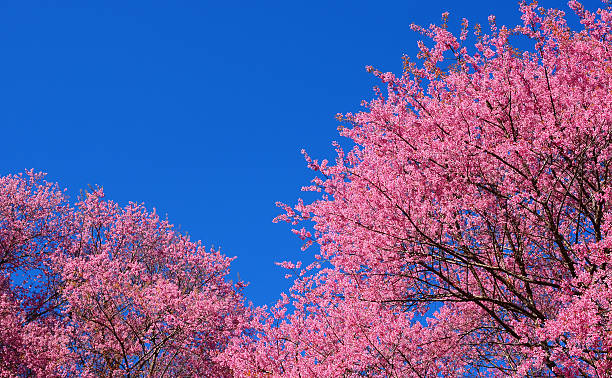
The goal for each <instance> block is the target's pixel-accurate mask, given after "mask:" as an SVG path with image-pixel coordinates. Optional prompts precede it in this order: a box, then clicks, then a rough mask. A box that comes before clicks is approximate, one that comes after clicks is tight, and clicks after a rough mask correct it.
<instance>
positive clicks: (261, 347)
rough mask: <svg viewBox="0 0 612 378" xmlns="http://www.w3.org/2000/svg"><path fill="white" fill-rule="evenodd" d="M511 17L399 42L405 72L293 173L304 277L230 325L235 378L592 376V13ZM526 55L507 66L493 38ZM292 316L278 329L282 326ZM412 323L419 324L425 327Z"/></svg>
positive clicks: (609, 294)
mask: <svg viewBox="0 0 612 378" xmlns="http://www.w3.org/2000/svg"><path fill="white" fill-rule="evenodd" d="M569 6H570V7H571V8H572V9H573V11H574V12H575V13H576V14H577V15H578V17H579V19H580V22H581V24H582V26H583V28H582V30H579V31H573V30H571V29H570V28H569V27H568V24H567V22H566V19H565V14H564V12H562V11H559V10H554V9H551V10H546V9H541V8H538V7H537V5H536V4H531V5H527V4H522V5H521V6H520V10H521V12H522V20H523V23H522V25H519V26H516V27H513V28H508V27H498V26H497V25H496V24H495V19H494V17H491V18H490V34H488V35H481V33H480V28H477V31H476V39H477V42H476V43H475V50H474V51H473V52H470V51H469V50H468V49H467V48H466V47H465V46H464V44H465V43H466V42H465V41H466V39H467V36H468V25H467V21H466V20H464V30H463V31H462V32H461V34H460V35H459V36H458V37H456V36H454V35H453V34H452V33H450V32H449V31H448V30H447V29H446V27H445V26H444V25H443V26H433V25H432V26H430V27H429V28H428V29H424V28H420V27H416V26H415V27H414V29H415V30H417V31H419V32H421V33H422V34H424V35H425V36H427V37H429V38H431V39H432V40H433V47H427V46H426V45H425V44H424V43H422V42H419V47H420V51H421V52H420V54H419V57H420V58H422V60H423V64H422V65H419V66H417V65H414V64H411V63H410V62H409V61H408V60H406V62H407V64H406V69H405V72H404V74H403V75H401V76H395V75H393V74H391V73H381V72H378V71H376V70H373V69H371V68H369V69H370V70H371V71H372V72H373V73H374V74H375V75H376V76H378V77H379V78H380V79H381V80H382V82H383V83H384V84H386V87H387V91H386V95H384V96H383V94H382V93H379V96H378V98H376V99H374V100H372V101H370V102H368V103H366V107H367V109H366V110H365V111H363V112H360V113H358V114H347V115H344V116H341V118H342V119H343V120H345V121H347V122H348V126H347V127H342V128H341V132H340V133H341V135H342V136H345V137H348V138H350V140H351V141H352V142H354V144H355V148H353V149H350V150H349V151H345V150H343V148H341V147H340V146H339V145H336V147H337V154H338V155H337V159H336V161H335V163H329V162H327V161H322V162H318V161H316V160H312V159H310V158H309V157H308V156H306V158H307V161H308V164H309V166H310V167H311V168H312V169H314V170H315V171H317V172H318V173H319V174H320V175H319V176H318V177H317V178H315V179H314V180H313V185H312V186H311V187H308V188H306V190H312V191H316V192H320V193H321V197H320V199H319V200H316V201H314V202H312V203H309V204H305V203H303V202H302V201H300V202H299V203H298V204H297V205H296V206H294V207H289V206H286V205H283V204H281V206H282V207H283V208H284V210H285V214H284V215H281V216H279V217H278V218H277V219H278V220H281V221H287V222H290V223H292V224H294V225H297V224H302V222H304V221H308V222H312V223H309V224H313V225H314V229H307V228H306V226H305V227H304V228H301V229H300V228H299V227H298V229H296V230H295V232H296V233H297V234H298V235H299V236H300V237H302V239H304V240H306V246H308V245H309V244H311V243H313V242H314V243H317V244H318V245H319V246H320V252H317V253H316V255H315V257H316V258H317V259H318V261H316V262H315V263H314V264H312V265H310V266H308V267H306V268H305V269H302V268H301V267H300V266H299V264H292V263H289V262H285V263H283V265H284V266H285V267H287V268H290V269H293V270H295V272H296V273H297V276H298V277H297V279H296V280H295V283H294V286H293V287H292V289H291V291H290V293H289V296H283V299H282V300H281V301H279V303H278V304H277V305H276V306H275V307H274V308H272V310H271V311H266V309H265V308H261V309H258V316H257V317H255V318H254V319H252V320H251V321H250V323H249V324H248V326H249V327H250V333H246V334H245V335H244V336H243V337H241V338H239V339H234V340H233V341H232V343H231V345H230V347H229V349H228V351H227V353H226V356H225V358H226V360H227V361H228V363H229V364H230V365H232V367H233V369H234V371H235V372H236V373H237V374H238V375H249V374H259V375H268V374H270V375H289V376H393V377H395V376H398V377H399V376H415V377H430V376H441V375H443V376H465V375H468V376H474V375H495V376H498V375H515V376H525V375H529V376H558V375H562V376H576V375H596V376H610V375H612V356H611V355H610V352H611V348H612V324H611V323H610V315H609V314H610V310H611V308H612V307H611V305H612V289H611V288H610V286H609V285H610V282H611V281H610V278H609V277H610V275H611V274H612V261H611V260H612V249H611V247H612V233H611V231H612V230H611V225H612V211H611V210H610V201H611V200H612V185H611V184H612V182H611V172H610V168H611V166H610V165H611V163H612V87H611V85H612V43H611V40H612V38H611V33H610V32H611V28H612V12H611V10H610V8H609V7H608V8H607V9H599V10H598V11H597V12H595V13H592V12H589V11H587V10H585V9H583V7H582V5H581V4H579V3H578V2H576V1H570V2H569ZM517 35H518V36H521V37H522V38H525V39H529V40H530V41H532V42H533V46H534V48H533V50H532V51H519V50H518V49H516V48H515V47H514V46H513V45H512V44H511V43H510V41H511V38H512V37H513V36H517ZM292 309H293V310H292ZM424 316H429V318H428V319H427V320H425V319H424Z"/></svg>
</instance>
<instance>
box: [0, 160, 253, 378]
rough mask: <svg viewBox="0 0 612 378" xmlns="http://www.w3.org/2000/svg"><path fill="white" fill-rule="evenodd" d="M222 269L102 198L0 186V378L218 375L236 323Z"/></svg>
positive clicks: (236, 296)
mask: <svg viewBox="0 0 612 378" xmlns="http://www.w3.org/2000/svg"><path fill="white" fill-rule="evenodd" d="M231 260H232V259H230V258H227V257H225V256H223V255H222V254H221V253H220V252H218V251H213V250H211V251H210V252H208V251H206V250H205V249H204V247H203V246H201V245H200V243H199V242H198V243H196V242H192V241H190V239H189V237H187V236H185V235H181V234H180V233H177V232H175V231H173V229H172V226H171V225H170V224H168V222H167V221H164V220H160V219H159V217H158V216H157V214H155V211H153V212H148V211H147V210H146V209H145V208H144V207H143V206H142V205H138V204H134V203H130V204H129V205H128V206H126V207H125V208H120V207H119V206H118V205H117V204H116V203H113V202H112V201H107V200H104V194H103V192H102V190H101V189H97V190H94V191H92V192H91V193H87V194H86V195H85V197H84V198H83V199H82V200H81V201H80V202H78V203H77V204H76V205H75V207H70V206H69V205H68V204H67V201H66V198H65V196H64V194H63V192H62V191H60V190H59V189H58V187H57V185H53V184H49V183H46V182H44V180H43V175H42V174H37V173H33V172H28V173H27V175H25V176H24V175H18V176H6V177H3V178H0V274H1V276H0V376H29V375H37V376H68V375H79V376H118V375H121V376H162V375H170V376H193V375H198V376H227V375H230V372H229V370H228V369H227V368H226V367H224V366H223V365H222V364H220V363H219V362H218V361H217V358H218V355H219V353H220V352H222V351H223V349H224V348H225V345H226V344H227V341H228V339H229V338H230V337H232V336H233V335H234V333H235V332H237V329H238V328H237V327H238V325H239V324H240V323H241V322H244V320H243V319H242V317H243V316H246V315H245V314H246V312H245V310H244V308H243V305H242V297H241V294H240V289H241V287H242V284H241V283H238V284H236V285H234V284H232V283H231V282H228V281H226V280H225V276H226V275H227V273H228V270H229V264H230V262H231Z"/></svg>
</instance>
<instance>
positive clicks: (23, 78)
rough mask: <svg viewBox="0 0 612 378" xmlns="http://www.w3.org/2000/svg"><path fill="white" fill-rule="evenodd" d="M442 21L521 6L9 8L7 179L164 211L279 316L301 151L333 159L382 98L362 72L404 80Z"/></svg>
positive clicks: (4, 88) (0, 62)
mask: <svg viewBox="0 0 612 378" xmlns="http://www.w3.org/2000/svg"><path fill="white" fill-rule="evenodd" d="M540 3H541V4H542V5H545V6H558V7H559V6H560V7H564V8H566V6H565V2H564V1H541V2H540ZM586 4H587V6H590V7H592V6H593V5H596V4H599V3H598V2H597V1H594V0H593V1H588V2H587V3H586ZM443 11H449V12H451V16H450V25H451V26H453V25H454V26H456V25H457V24H458V23H459V22H460V20H461V18H462V17H466V18H468V19H469V20H470V21H471V23H472V24H474V23H475V22H480V23H482V24H485V25H486V24H487V16H488V15H489V14H495V15H496V16H497V19H498V24H516V23H518V22H519V21H520V19H519V16H520V15H519V13H518V6H517V2H516V1H514V0H512V1H507V0H502V1H462V2H458V1H451V0H444V1H443V0H438V1H436V0H430V1H413V0H402V1H400V0H397V1H385V0H378V1H286V0H285V1H205V0H201V1H195V0H194V1H179V0H177V1H164V2H161V1H110V0H109V1H97V2H93V1H18V0H13V1H9V0H7V1H2V2H1V3H0V51H1V54H2V55H1V56H2V59H0V125H1V126H0V127H1V130H2V134H1V144H0V146H1V147H0V174H2V175H4V174H8V173H17V172H21V171H23V170H24V169H26V168H34V169H35V170H38V171H45V172H47V173H48V179H49V180H51V181H57V182H59V183H60V184H61V185H62V186H64V187H68V188H69V194H70V195H71V197H72V199H74V198H75V197H76V194H77V193H78V191H79V189H85V188H87V185H88V184H92V185H96V184H97V185H101V186H103V187H104V189H105V192H106V193H107V198H109V199H112V200H115V201H117V202H119V203H121V204H125V203H127V201H135V202H144V203H145V204H146V205H147V206H148V207H155V208H157V210H158V212H159V213H161V214H168V217H169V219H170V221H171V222H172V223H174V224H175V225H180V226H181V229H182V230H184V231H188V232H189V233H190V234H191V235H192V236H193V238H195V239H201V240H202V241H203V242H204V243H205V244H206V245H211V244H213V245H215V246H221V247H222V250H223V252H224V253H226V254H227V255H230V256H237V257H238V259H237V260H236V261H235V263H234V265H233V272H232V275H234V277H235V274H236V272H239V273H240V276H241V278H242V279H244V280H246V281H249V282H250V283H251V284H250V286H249V287H248V288H247V290H246V294H247V297H248V298H249V299H250V300H253V301H254V302H255V304H265V303H273V302H274V301H275V300H276V299H277V297H278V295H279V293H280V292H281V291H283V290H286V289H287V288H288V286H289V283H290V282H289V281H287V280H285V279H284V273H285V272H284V271H283V269H281V268H279V267H277V266H275V265H274V264H273V263H274V261H281V260H286V259H287V260H289V259H293V260H296V259H301V258H302V256H303V252H301V251H300V248H299V247H300V245H301V242H300V241H299V240H298V239H297V238H296V237H295V236H294V235H293V234H292V233H291V232H290V231H289V229H290V227H289V226H288V225H285V224H273V223H272V218H273V217H274V216H276V215H277V214H279V209H277V208H276V207H275V206H274V203H275V202H276V201H283V202H288V203H294V202H295V201H296V200H297V198H298V197H300V196H301V193H300V187H301V186H302V185H307V184H308V183H309V180H310V178H311V177H312V173H311V172H310V171H309V170H308V169H307V168H306V165H305V164H304V161H303V158H302V156H301V155H300V149H301V148H306V150H307V151H308V152H309V153H310V154H311V155H312V156H313V157H315V158H324V157H327V158H330V157H333V153H332V152H333V148H332V146H331V142H332V140H335V139H337V138H338V137H337V130H336V127H337V122H336V121H335V119H334V115H335V114H336V113H338V112H343V113H344V112H349V111H357V110H359V109H360V106H359V104H360V101H361V100H362V99H370V98H372V97H373V94H372V86H374V85H375V84H377V82H376V80H374V79H373V78H372V77H371V75H370V74H368V73H366V72H365V69H364V66H366V65H372V66H374V67H376V68H378V69H380V70H382V71H393V72H400V71H401V56H402V54H404V53H406V54H408V55H411V56H414V55H415V54H416V41H417V40H418V39H420V38H421V37H420V36H419V35H417V34H416V33H414V32H412V31H411V30H410V28H409V25H410V23H412V22H415V23H418V24H421V25H429V24H430V23H437V22H439V20H440V14H441V13H442V12H443Z"/></svg>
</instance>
